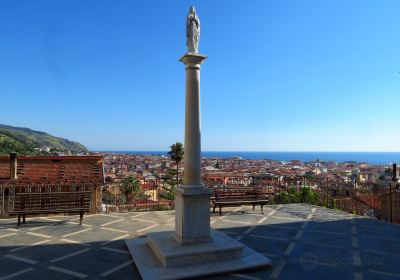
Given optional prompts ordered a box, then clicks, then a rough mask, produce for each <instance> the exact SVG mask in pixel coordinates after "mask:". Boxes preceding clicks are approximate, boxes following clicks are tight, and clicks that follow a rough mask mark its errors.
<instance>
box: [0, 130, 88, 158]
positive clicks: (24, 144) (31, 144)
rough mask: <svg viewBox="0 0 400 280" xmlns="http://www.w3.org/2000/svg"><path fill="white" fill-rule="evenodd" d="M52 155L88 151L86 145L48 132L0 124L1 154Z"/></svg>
mask: <svg viewBox="0 0 400 280" xmlns="http://www.w3.org/2000/svg"><path fill="white" fill-rule="evenodd" d="M11 152H16V153H18V154H19V155H52V154H77V153H88V152H89V151H88V150H87V149H86V147H85V146H83V145H82V144H79V143H78V142H73V141H70V140H67V139H64V138H60V137H55V136H52V135H50V134H48V133H46V132H42V131H35V130H32V129H29V128H25V127H14V126H10V125H3V124H0V155H5V154H9V153H11Z"/></svg>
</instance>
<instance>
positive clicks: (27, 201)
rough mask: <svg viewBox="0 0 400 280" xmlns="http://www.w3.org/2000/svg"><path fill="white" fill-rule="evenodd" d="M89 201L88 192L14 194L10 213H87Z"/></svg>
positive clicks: (89, 194) (89, 193)
mask: <svg viewBox="0 0 400 280" xmlns="http://www.w3.org/2000/svg"><path fill="white" fill-rule="evenodd" d="M90 199H91V192H90V191H74V192H24V193H16V194H15V196H14V207H13V209H12V211H11V213H18V212H31V213H35V212H41V213H44V212H49V213H50V212H54V211H57V212H60V211H65V212H69V211H71V212H76V211H85V212H87V211H89V208H90Z"/></svg>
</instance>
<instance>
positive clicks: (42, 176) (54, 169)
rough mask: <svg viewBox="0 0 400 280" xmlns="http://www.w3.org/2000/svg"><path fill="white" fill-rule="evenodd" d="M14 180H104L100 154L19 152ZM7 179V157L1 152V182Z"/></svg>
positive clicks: (98, 183)
mask: <svg viewBox="0 0 400 280" xmlns="http://www.w3.org/2000/svg"><path fill="white" fill-rule="evenodd" d="M17 175H18V179H17V181H16V182H17V183H18V182H21V183H24V184H26V183H43V184H48V183H50V184H53V183H59V184H61V183H66V184H69V183H82V182H85V183H93V184H97V185H101V184H103V180H104V175H103V158H102V157H101V156H35V157H29V156H19V157H18V158H17ZM9 180H10V158H9V157H8V156H0V183H7V182H8V181H9Z"/></svg>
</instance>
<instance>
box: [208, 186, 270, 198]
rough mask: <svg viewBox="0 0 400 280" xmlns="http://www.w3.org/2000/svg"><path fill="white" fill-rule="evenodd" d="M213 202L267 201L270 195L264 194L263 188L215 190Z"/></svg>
mask: <svg viewBox="0 0 400 280" xmlns="http://www.w3.org/2000/svg"><path fill="white" fill-rule="evenodd" d="M212 191H213V194H212V196H211V201H237V200H238V201H239V200H259V199H267V198H268V194H265V193H263V190H262V189H261V188H257V187H254V188H249V187H239V188H221V187H219V188H213V189H212Z"/></svg>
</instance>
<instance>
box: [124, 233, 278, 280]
mask: <svg viewBox="0 0 400 280" xmlns="http://www.w3.org/2000/svg"><path fill="white" fill-rule="evenodd" d="M172 234H173V232H172V231H166V232H158V233H151V234H149V235H148V237H147V238H134V239H130V240H126V245H127V247H128V249H129V252H130V253H131V256H132V258H133V260H134V262H135V264H136V267H137V268H138V270H139V273H140V275H141V276H142V278H143V279H144V280H150V279H151V280H153V279H154V280H166V279H188V278H192V277H204V276H207V275H213V274H221V273H232V272H237V271H240V270H247V269H255V268H262V267H266V266H269V265H270V264H271V260H270V259H268V258H266V257H264V256H262V255H261V254H259V253H257V252H255V251H254V250H253V249H251V248H249V247H247V246H245V245H243V244H241V243H240V242H238V241H236V240H235V239H233V238H231V237H230V236H228V235H226V234H224V233H222V232H219V231H214V230H211V232H210V237H211V240H212V241H211V242H207V243H202V244H193V245H180V244H179V243H178V242H176V240H175V238H174V237H173V236H172Z"/></svg>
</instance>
